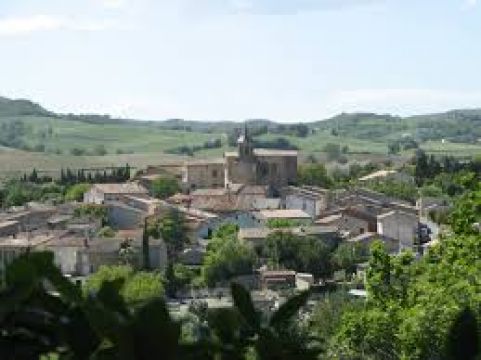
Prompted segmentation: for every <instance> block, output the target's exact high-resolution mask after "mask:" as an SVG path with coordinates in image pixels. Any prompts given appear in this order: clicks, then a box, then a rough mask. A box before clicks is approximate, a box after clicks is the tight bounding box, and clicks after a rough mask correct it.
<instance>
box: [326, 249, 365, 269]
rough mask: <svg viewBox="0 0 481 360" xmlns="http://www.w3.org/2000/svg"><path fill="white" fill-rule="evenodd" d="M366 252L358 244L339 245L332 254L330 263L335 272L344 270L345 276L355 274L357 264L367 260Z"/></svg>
mask: <svg viewBox="0 0 481 360" xmlns="http://www.w3.org/2000/svg"><path fill="white" fill-rule="evenodd" d="M367 257H368V256H367V251H366V250H365V249H364V248H363V247H362V245H359V244H351V243H341V244H340V245H339V246H338V247H337V249H336V250H335V251H334V253H333V254H332V262H333V265H334V267H335V268H336V269H337V270H345V272H346V274H347V275H352V274H354V273H355V272H356V269H357V264H359V263H361V262H363V261H366V260H367Z"/></svg>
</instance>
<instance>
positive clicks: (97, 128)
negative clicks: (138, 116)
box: [0, 116, 222, 154]
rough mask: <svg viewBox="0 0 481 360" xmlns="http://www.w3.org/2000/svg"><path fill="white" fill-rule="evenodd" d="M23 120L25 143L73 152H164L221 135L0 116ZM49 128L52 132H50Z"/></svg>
mask: <svg viewBox="0 0 481 360" xmlns="http://www.w3.org/2000/svg"><path fill="white" fill-rule="evenodd" d="M15 120H20V121H22V122H23V123H24V124H25V127H26V134H25V136H23V137H22V140H23V141H24V143H26V144H28V145H29V146H31V147H34V146H36V145H38V144H45V146H46V151H47V152H57V151H60V152H62V153H63V154H68V153H70V150H71V149H73V148H81V149H84V150H86V151H93V149H95V147H97V146H105V148H106V150H107V152H108V153H114V154H115V153H117V151H120V152H124V153H128V152H135V153H138V152H157V153H159V152H163V151H165V150H167V149H171V148H174V147H177V146H179V145H194V144H198V145H200V144H203V143H204V142H205V141H208V140H212V139H216V138H221V137H222V134H220V133H212V134H206V133H195V132H188V131H180V130H168V129H163V128H162V127H160V126H155V125H150V124H148V123H142V122H139V123H138V124H136V123H135V122H134V123H119V124H91V123H86V122H81V121H73V120H66V119H59V118H54V117H39V116H22V117H3V118H2V117H0V125H1V123H2V122H12V121H15ZM49 129H51V133H50V134H49Z"/></svg>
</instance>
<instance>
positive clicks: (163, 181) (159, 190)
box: [151, 177, 180, 199]
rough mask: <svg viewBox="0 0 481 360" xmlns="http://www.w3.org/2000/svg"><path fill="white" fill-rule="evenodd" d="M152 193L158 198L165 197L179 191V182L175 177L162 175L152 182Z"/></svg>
mask: <svg viewBox="0 0 481 360" xmlns="http://www.w3.org/2000/svg"><path fill="white" fill-rule="evenodd" d="M151 191H152V195H153V196H155V197H156V198H158V199H166V198H168V197H170V196H172V195H174V194H176V193H178V192H179V191H180V186H179V183H178V182H177V180H176V179H174V178H170V177H162V178H159V179H156V180H154V181H153V182H152V187H151Z"/></svg>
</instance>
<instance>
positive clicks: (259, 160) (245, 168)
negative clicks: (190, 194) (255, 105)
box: [182, 128, 298, 191]
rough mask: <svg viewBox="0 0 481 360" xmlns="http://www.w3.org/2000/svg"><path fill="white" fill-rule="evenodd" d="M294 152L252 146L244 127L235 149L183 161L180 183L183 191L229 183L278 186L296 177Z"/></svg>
mask: <svg viewBox="0 0 481 360" xmlns="http://www.w3.org/2000/svg"><path fill="white" fill-rule="evenodd" d="M297 155H298V153H297V151H295V150H279V149H255V148H254V144H253V141H252V139H251V138H250V136H249V133H248V131H247V128H245V129H244V132H243V134H242V135H241V136H239V139H238V140H237V151H234V152H226V153H225V154H224V158H223V159H219V160H211V161H204V160H202V161H194V162H192V161H190V162H186V163H185V164H184V167H183V172H182V185H183V188H184V189H185V190H186V191H192V190H195V189H199V188H216V187H228V186H229V185H232V184H245V185H268V186H271V187H272V188H274V189H280V188H282V187H284V186H287V185H291V184H294V183H295V182H296V181H297Z"/></svg>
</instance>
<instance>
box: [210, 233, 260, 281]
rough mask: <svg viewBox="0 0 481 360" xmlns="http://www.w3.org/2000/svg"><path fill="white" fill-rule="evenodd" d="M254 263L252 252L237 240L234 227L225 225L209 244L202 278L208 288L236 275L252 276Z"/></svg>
mask: <svg viewBox="0 0 481 360" xmlns="http://www.w3.org/2000/svg"><path fill="white" fill-rule="evenodd" d="M256 261H257V259H256V255H255V252H254V250H253V249H251V248H250V247H249V246H247V245H245V244H243V243H241V242H240V241H239V240H238V239H237V228H236V227H235V225H226V226H223V227H221V228H220V229H219V230H217V231H216V232H215V233H214V235H213V237H212V239H211V240H210V242H209V245H208V247H207V253H206V256H205V259H204V264H203V265H202V269H201V273H202V277H203V278H204V281H205V283H206V284H207V285H208V286H214V285H215V284H216V283H218V282H225V281H227V280H229V279H231V278H233V277H235V276H238V275H247V274H252V272H253V268H254V265H255V263H256Z"/></svg>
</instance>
